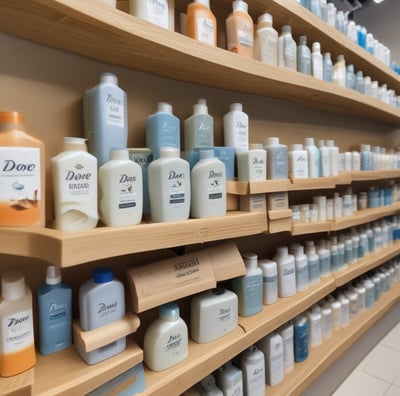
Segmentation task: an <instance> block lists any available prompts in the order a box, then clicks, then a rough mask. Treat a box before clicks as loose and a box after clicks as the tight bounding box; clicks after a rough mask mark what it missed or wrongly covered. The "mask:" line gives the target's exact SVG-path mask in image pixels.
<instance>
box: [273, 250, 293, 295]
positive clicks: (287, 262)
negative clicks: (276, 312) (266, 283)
mask: <svg viewBox="0 0 400 396" xmlns="http://www.w3.org/2000/svg"><path fill="white" fill-rule="evenodd" d="M273 260H274V261H276V263H277V265H278V293H279V297H289V296H293V295H295V294H296V266H295V263H294V257H293V256H292V255H291V254H289V253H288V248H287V247H286V246H279V247H278V248H277V249H276V254H275V256H274V258H273Z"/></svg>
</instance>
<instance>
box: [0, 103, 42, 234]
mask: <svg viewBox="0 0 400 396" xmlns="http://www.w3.org/2000/svg"><path fill="white" fill-rule="evenodd" d="M45 170H46V169H45V153H44V143H43V142H41V141H40V140H38V139H36V138H34V137H32V136H30V135H29V134H28V133H27V132H25V126H24V116H23V114H22V113H18V112H16V111H0V185H1V188H0V226H30V225H41V226H44V225H45V193H44V189H45Z"/></svg>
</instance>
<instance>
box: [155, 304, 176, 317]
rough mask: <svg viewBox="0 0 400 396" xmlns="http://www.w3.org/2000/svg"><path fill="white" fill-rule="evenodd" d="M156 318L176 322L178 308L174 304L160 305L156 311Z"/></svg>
mask: <svg viewBox="0 0 400 396" xmlns="http://www.w3.org/2000/svg"><path fill="white" fill-rule="evenodd" d="M158 316H159V318H160V319H163V320H168V321H170V322H172V321H175V320H178V319H179V306H178V305H177V304H175V303H168V304H164V305H161V306H160V308H159V309H158Z"/></svg>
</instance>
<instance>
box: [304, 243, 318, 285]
mask: <svg viewBox="0 0 400 396" xmlns="http://www.w3.org/2000/svg"><path fill="white" fill-rule="evenodd" d="M305 254H306V255H307V261H308V279H309V282H310V284H316V283H319V282H320V268H319V256H318V254H317V252H316V249H315V245H314V241H306V242H305Z"/></svg>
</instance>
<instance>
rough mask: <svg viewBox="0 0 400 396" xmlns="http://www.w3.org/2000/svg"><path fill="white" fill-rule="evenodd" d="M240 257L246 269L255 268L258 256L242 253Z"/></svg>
mask: <svg viewBox="0 0 400 396" xmlns="http://www.w3.org/2000/svg"><path fill="white" fill-rule="evenodd" d="M242 257H243V259H244V263H245V265H246V268H257V264H258V256H257V255H256V254H255V253H243V254H242Z"/></svg>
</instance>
